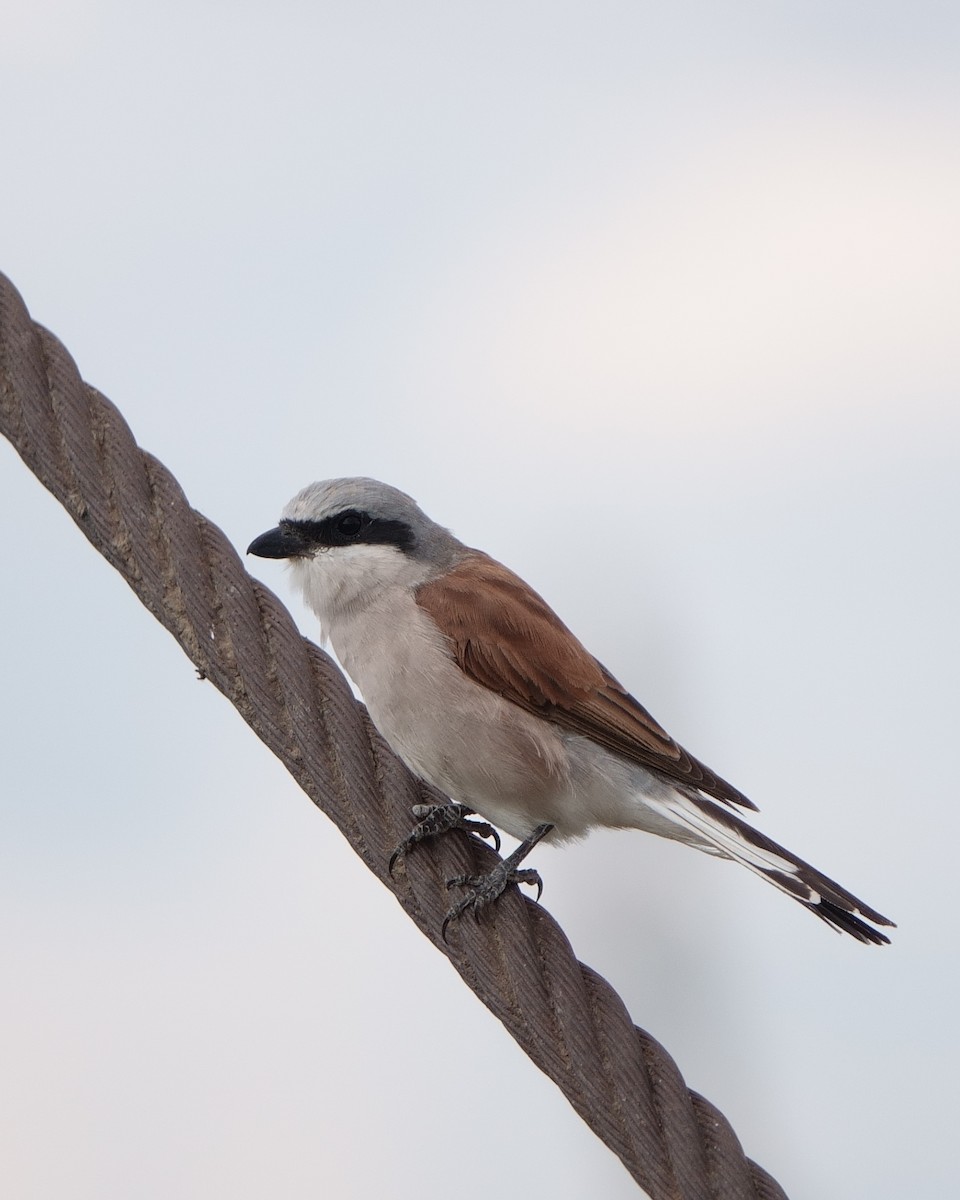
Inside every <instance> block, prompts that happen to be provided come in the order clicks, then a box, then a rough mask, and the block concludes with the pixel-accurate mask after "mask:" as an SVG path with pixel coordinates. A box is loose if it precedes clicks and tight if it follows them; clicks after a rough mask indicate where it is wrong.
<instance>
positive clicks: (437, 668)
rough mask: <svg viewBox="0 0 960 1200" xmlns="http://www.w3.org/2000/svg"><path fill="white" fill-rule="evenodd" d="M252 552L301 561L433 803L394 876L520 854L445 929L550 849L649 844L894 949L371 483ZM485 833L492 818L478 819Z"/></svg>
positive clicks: (450, 547)
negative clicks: (426, 858) (713, 863)
mask: <svg viewBox="0 0 960 1200" xmlns="http://www.w3.org/2000/svg"><path fill="white" fill-rule="evenodd" d="M247 552H248V554H252V555H255V556H259V557H261V558H268V559H284V560H287V562H288V564H289V567H290V571H291V576H292V582H293V584H294V587H295V588H296V589H298V590H299V591H300V592H301V593H302V596H303V598H304V600H305V602H306V604H307V606H308V607H309V608H310V609H312V610H313V612H314V613H315V614H316V616H317V617H318V618H319V622H320V628H321V633H322V635H323V639H324V641H325V642H326V641H329V643H330V645H332V647H333V650H334V652H335V653H336V655H337V658H338V660H339V661H340V663H341V664H342V666H343V668H344V669H345V670H346V672H347V674H348V675H349V676H350V678H351V679H352V680H353V682H354V683H355V684H356V686H357V688H358V690H359V692H360V694H361V695H362V697H363V700H364V702H365V704H366V706H367V709H368V711H369V713H370V716H371V718H372V720H373V723H374V725H375V726H376V727H377V729H378V730H379V731H380V733H381V734H382V735H383V737H384V739H385V740H386V742H387V744H388V745H389V746H390V747H391V749H392V750H393V751H394V753H395V754H397V756H398V757H399V758H400V759H401V760H402V761H403V762H404V763H405V764H406V766H407V767H408V768H409V769H410V771H412V772H413V774H414V775H416V776H417V777H418V778H420V779H422V780H424V781H426V782H427V783H428V784H430V785H432V786H433V787H434V788H436V789H438V790H439V792H441V793H442V794H443V795H444V796H446V797H449V800H450V802H449V803H443V804H437V805H426V806H424V805H421V806H417V808H416V809H415V810H414V815H415V816H416V817H417V818H419V819H418V821H417V823H416V824H415V825H414V827H413V828H412V829H411V832H410V834H409V835H408V837H406V838H405V839H404V841H403V842H401V844H400V845H399V846H398V847H397V850H396V852H395V853H394V855H393V858H392V859H391V861H390V869H391V871H392V870H393V868H394V865H395V862H396V860H397V859H398V858H399V857H401V856H404V855H406V854H408V853H410V852H411V851H412V849H413V848H414V847H415V846H416V845H417V844H418V843H419V842H421V841H423V840H425V839H427V838H430V837H434V836H437V835H439V834H441V833H443V832H445V831H446V830H449V829H452V828H456V827H460V828H464V829H467V830H472V831H473V832H475V833H479V834H481V836H493V837H494V838H495V842H496V848H497V849H499V845H500V843H499V837H498V836H497V835H496V830H497V829H501V830H503V831H504V832H505V833H507V834H509V835H510V836H511V837H514V838H516V839H518V840H519V843H520V844H519V845H518V846H517V848H516V850H514V851H513V852H512V853H511V854H509V855H508V856H507V857H506V858H504V859H502V860H498V866H497V867H496V868H495V869H494V870H492V871H490V872H489V873H487V874H485V875H473V876H458V877H457V878H455V879H451V880H449V881H448V886H450V887H453V888H456V887H459V888H461V889H463V894H462V895H461V898H460V899H459V900H458V901H457V903H456V904H454V905H453V907H452V908H451V909H450V911H449V912H448V913H447V915H446V918H445V920H444V923H443V936H444V938H446V936H447V928H448V925H449V924H450V922H451V921H455V920H457V919H459V918H460V917H461V916H462V915H463V914H464V913H465V912H468V911H470V912H472V913H473V915H475V916H477V915H479V913H480V912H481V911H482V910H484V909H486V908H487V906H489V905H491V904H492V903H493V902H494V901H495V900H496V899H498V898H499V896H500V895H501V894H502V893H503V891H504V890H505V889H506V887H507V886H508V885H509V884H511V883H525V884H529V885H531V886H536V887H537V897H538V899H539V896H540V892H541V890H542V880H541V878H540V875H539V873H538V872H537V871H536V870H533V869H530V868H523V867H521V865H520V864H521V863H522V862H523V861H524V860H525V859H526V857H527V855H528V854H529V853H530V851H531V850H532V849H533V847H534V846H536V845H537V844H538V843H539V842H541V841H548V842H552V843H556V844H562V843H564V842H569V841H572V840H575V839H578V838H582V837H583V836H585V835H586V834H587V833H589V831H590V830H591V829H593V828H596V827H601V826H606V827H612V828H615V829H639V830H643V831H646V832H648V833H653V834H657V835H659V836H661V837H665V838H670V839H674V840H676V841H679V842H682V843H685V844H686V845H689V846H692V847H695V848H696V849H698V850H701V851H704V852H706V853H708V854H712V855H716V856H719V857H721V858H725V859H732V860H734V861H735V862H738V863H740V864H742V865H743V866H745V867H747V868H748V869H749V870H750V871H752V872H754V873H755V874H757V875H759V876H761V877H762V878H763V879H766V880H767V881H768V882H769V883H771V884H773V886H774V887H776V888H778V889H779V890H780V891H781V892H784V893H786V895H788V896H790V897H792V898H793V899H794V900H796V901H798V902H799V903H800V904H802V905H803V906H804V907H805V908H807V909H809V910H810V911H811V912H812V913H814V914H815V915H816V916H817V917H819V918H820V919H821V920H823V921H825V922H826V923H827V924H828V925H829V926H832V927H833V928H834V929H835V930H838V931H842V932H844V933H847V934H850V935H851V936H852V937H854V938H856V939H857V940H859V941H860V942H864V943H869V944H874V945H881V944H884V943H888V942H889V940H890V939H889V938H888V937H887V936H886V934H884V933H883V932H881V929H879V928H877V926H881V927H894V923H893V922H892V921H891V920H889V919H888V918H887V917H885V916H882V915H881V914H880V913H879V912H877V911H876V910H875V909H872V908H870V907H869V906H868V905H866V904H864V903H863V901H862V900H858V899H857V897H856V896H854V895H853V894H852V893H851V892H849V891H847V890H846V889H845V888H843V887H841V886H840V885H839V884H837V883H835V882H834V881H833V880H831V879H829V878H827V876H825V875H824V874H822V873H821V872H820V871H818V870H816V868H814V867H812V866H810V865H809V864H808V863H806V862H804V861H803V860H802V859H800V858H798V857H797V856H796V855H795V854H793V853H791V852H790V851H789V850H786V849H784V848H783V847H782V846H779V845H777V843H776V842H774V841H771V840H770V839H769V838H768V837H767V836H766V835H765V834H763V833H761V832H759V831H758V830H757V829H755V828H754V827H753V826H752V825H751V824H750V823H749V822H748V821H747V820H745V819H744V817H743V815H742V812H743V810H752V811H757V808H756V805H755V804H753V803H752V801H750V800H748V799H747V797H746V796H745V795H744V794H743V793H742V792H740V791H738V790H737V788H735V787H734V786H733V785H732V784H730V783H727V782H726V780H724V779H722V778H721V777H720V776H719V775H717V774H716V773H715V772H713V771H711V770H710V769H709V767H707V766H705V765H704V764H703V763H702V762H700V761H699V760H698V759H696V758H694V757H693V755H692V754H690V753H688V752H687V751H686V750H685V749H683V747H682V746H681V745H680V744H679V743H678V742H676V741H675V740H674V739H673V738H672V737H671V736H670V735H669V734H668V733H667V732H666V730H665V729H664V728H663V727H662V726H661V725H660V724H658V722H657V721H656V720H654V718H653V717H652V716H651V715H650V713H649V712H648V711H647V710H646V709H645V708H644V707H643V706H642V705H641V704H640V703H639V701H637V700H636V699H634V697H633V696H632V695H631V694H630V693H629V692H628V691H627V690H626V688H625V687H623V686H622V684H620V683H619V682H618V680H617V679H616V678H615V677H614V676H613V675H612V674H611V673H610V672H609V671H608V670H607V669H606V667H604V666H603V665H602V664H601V663H600V662H598V661H597V659H595V658H594V657H593V656H592V655H591V654H590V653H589V651H588V650H587V649H586V648H585V647H584V646H583V645H582V644H581V642H580V641H578V639H577V638H576V637H575V636H574V634H573V633H572V632H571V631H570V630H569V629H568V628H567V626H566V625H564V623H563V622H562V621H561V620H560V618H559V617H558V616H557V615H556V613H554V611H553V610H552V609H551V608H550V607H549V605H548V604H547V603H546V601H545V600H544V599H543V598H542V597H541V596H539V595H538V594H537V592H535V591H534V590H533V588H531V587H530V586H529V585H528V584H526V583H525V582H524V581H523V580H522V579H521V578H520V577H519V576H518V575H515V574H514V573H513V572H512V571H511V570H509V569H508V568H507V567H505V566H504V565H503V564H502V563H500V562H498V561H497V560H496V559H494V558H492V557H490V556H489V555H487V554H485V553H484V552H483V551H481V550H475V549H471V548H470V547H469V546H466V545H464V543H463V542H461V541H459V540H458V539H457V538H456V537H455V536H454V535H453V534H452V533H451V532H450V531H449V530H448V529H446V528H444V527H443V526H441V525H439V524H437V523H436V522H435V521H433V520H431V518H430V517H428V516H427V515H426V513H424V512H423V511H422V510H421V508H420V507H419V506H418V504H417V503H416V502H415V501H414V500H413V499H412V498H411V497H410V496H408V495H407V494H406V493H404V492H402V491H400V490H398V489H397V488H395V487H392V486H390V485H389V484H386V483H381V482H379V481H378V480H375V479H369V478H364V477H352V478H342V479H328V480H322V481H319V482H316V483H311V484H309V485H308V486H307V487H305V488H304V489H303V490H302V491H300V492H298V493H297V495H296V496H294V498H293V499H292V500H291V501H290V502H289V503H288V504H287V505H286V507H285V508H284V509H283V511H282V514H281V517H280V521H279V524H278V525H277V526H275V527H274V528H272V529H270V530H268V531H267V532H266V533H263V534H261V535H260V536H259V537H257V538H255V539H254V541H253V542H251V544H250V546H249V548H248V551H247ZM475 817H479V818H480V819H479V820H474V819H472V818H475Z"/></svg>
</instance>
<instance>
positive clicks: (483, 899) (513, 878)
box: [440, 825, 553, 941]
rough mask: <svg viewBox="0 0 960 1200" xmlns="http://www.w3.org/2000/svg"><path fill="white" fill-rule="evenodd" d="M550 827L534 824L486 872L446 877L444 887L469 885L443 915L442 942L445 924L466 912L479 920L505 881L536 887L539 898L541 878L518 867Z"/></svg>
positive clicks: (541, 891)
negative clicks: (501, 858) (520, 840)
mask: <svg viewBox="0 0 960 1200" xmlns="http://www.w3.org/2000/svg"><path fill="white" fill-rule="evenodd" d="M551 829H553V826H552V825H538V826H537V827H536V829H535V830H534V831H533V833H531V834H530V836H529V837H528V838H525V839H524V840H523V841H522V842H521V843H520V845H519V846H518V847H517V848H516V850H514V852H513V853H512V854H508V855H507V857H506V858H505V859H504V860H503V861H502V862H499V863H497V865H496V866H495V867H494V868H493V870H492V871H491V872H490V873H489V874H488V875H458V876H457V877H456V879H448V880H447V887H448V888H454V887H465V888H469V891H468V892H467V894H466V896H464V897H463V899H462V900H458V901H457V903H456V904H455V905H454V906H453V908H451V909H450V911H449V912H448V913H447V915H446V916H445V917H444V918H443V925H442V926H441V929H440V933H441V935H442V937H443V940H444V941H446V940H447V926H448V925H449V924H450V922H451V921H458V920H459V919H460V918H461V917H462V916H463V914H464V913H465V912H468V911H469V912H472V913H473V915H474V917H475V918H476V919H478V920H479V917H480V913H481V912H482V911H483V909H485V908H486V907H487V905H488V904H492V903H493V902H494V900H498V899H499V898H500V897H501V896H502V895H503V893H504V891H505V889H506V887H507V884H510V883H528V884H530V886H531V887H533V886H536V889H537V899H538V900H539V899H540V897H541V896H542V895H543V880H542V879H541V878H540V874H539V872H537V871H534V870H532V869H531V868H529V867H526V868H521V867H520V864H521V863H522V862H523V860H524V859H525V858H526V857H527V855H528V854H529V853H530V851H531V850H532V849H533V848H534V846H535V845H536V844H537V843H538V842H539V841H540V840H541V838H544V837H546V835H547V834H548V833H549V832H550V830H551Z"/></svg>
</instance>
